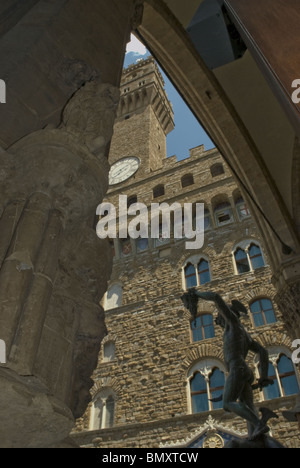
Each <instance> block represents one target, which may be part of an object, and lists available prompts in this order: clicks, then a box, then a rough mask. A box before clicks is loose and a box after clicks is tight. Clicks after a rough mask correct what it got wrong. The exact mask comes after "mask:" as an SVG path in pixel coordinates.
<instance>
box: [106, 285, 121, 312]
mask: <svg viewBox="0 0 300 468" xmlns="http://www.w3.org/2000/svg"><path fill="white" fill-rule="evenodd" d="M122 294H123V288H122V286H121V285H120V284H114V285H112V286H111V287H110V288H109V289H108V291H107V295H106V303H105V310H111V309H115V308H117V307H121V305H122Z"/></svg>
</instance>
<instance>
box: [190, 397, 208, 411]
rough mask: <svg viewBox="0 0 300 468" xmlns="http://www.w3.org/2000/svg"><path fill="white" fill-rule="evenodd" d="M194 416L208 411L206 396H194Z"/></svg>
mask: <svg viewBox="0 0 300 468" xmlns="http://www.w3.org/2000/svg"><path fill="white" fill-rule="evenodd" d="M192 405H193V414H195V413H202V412H204V411H208V410H209V407H208V398H207V394H206V395H204V394H203V395H193V396H192Z"/></svg>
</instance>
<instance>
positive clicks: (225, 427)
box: [159, 414, 248, 448]
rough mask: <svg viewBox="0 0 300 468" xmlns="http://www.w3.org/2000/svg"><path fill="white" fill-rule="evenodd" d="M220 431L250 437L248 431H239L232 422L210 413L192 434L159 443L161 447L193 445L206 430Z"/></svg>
mask: <svg viewBox="0 0 300 468" xmlns="http://www.w3.org/2000/svg"><path fill="white" fill-rule="evenodd" d="M218 431H222V432H225V433H226V434H229V435H232V436H233V437H239V438H246V437H248V431H247V430H245V431H239V430H237V429H236V428H234V427H233V425H232V424H222V423H219V422H218V421H216V420H215V419H213V417H212V415H211V414H210V415H209V416H208V418H207V420H206V422H205V423H204V424H203V425H202V426H200V427H199V428H198V429H195V430H194V431H193V432H192V433H191V434H190V435H188V436H187V437H186V438H185V439H180V440H179V439H177V440H176V442H171V443H170V442H166V443H162V444H160V445H159V448H173V447H177V448H180V447H182V448H184V447H187V446H189V445H191V444H192V443H193V442H195V441H196V440H197V439H198V438H200V437H201V436H203V434H205V433H206V432H208V433H210V434H211V435H215V434H216V433H217V432H218Z"/></svg>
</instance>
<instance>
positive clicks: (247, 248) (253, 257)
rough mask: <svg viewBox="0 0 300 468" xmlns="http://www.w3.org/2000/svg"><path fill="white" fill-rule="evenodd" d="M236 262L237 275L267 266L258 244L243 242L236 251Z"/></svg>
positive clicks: (234, 254)
mask: <svg viewBox="0 0 300 468" xmlns="http://www.w3.org/2000/svg"><path fill="white" fill-rule="evenodd" d="M233 256H234V262H235V269H236V272H237V274H239V275H240V274H242V273H247V272H249V271H255V270H256V269H257V268H261V267H264V266H265V260H264V257H263V253H262V249H261V247H260V246H259V244H258V243H257V242H253V241H252V240H251V241H248V240H246V241H243V242H241V243H240V244H238V245H237V246H236V248H235V249H234V253H233Z"/></svg>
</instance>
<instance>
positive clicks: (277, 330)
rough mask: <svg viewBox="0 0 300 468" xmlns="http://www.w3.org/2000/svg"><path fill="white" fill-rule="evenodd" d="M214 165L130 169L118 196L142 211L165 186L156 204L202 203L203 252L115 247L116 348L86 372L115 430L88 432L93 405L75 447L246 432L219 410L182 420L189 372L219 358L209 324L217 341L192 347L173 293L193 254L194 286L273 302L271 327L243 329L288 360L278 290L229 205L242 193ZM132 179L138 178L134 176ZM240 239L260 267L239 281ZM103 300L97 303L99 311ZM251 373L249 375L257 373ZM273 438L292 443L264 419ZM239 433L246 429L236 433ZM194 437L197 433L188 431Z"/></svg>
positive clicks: (208, 308) (208, 159)
mask: <svg viewBox="0 0 300 468" xmlns="http://www.w3.org/2000/svg"><path fill="white" fill-rule="evenodd" d="M216 163H222V158H221V156H220V154H219V153H218V152H217V151H216V150H210V151H205V149H204V148H203V146H200V147H198V148H194V149H193V150H191V155H190V158H189V159H186V160H184V161H180V162H178V161H177V160H176V157H172V158H169V159H166V160H165V161H164V165H163V170H160V171H156V172H154V173H153V174H151V176H149V177H147V178H146V179H145V178H144V176H143V175H142V174H139V173H137V175H136V176H135V180H134V181H133V182H132V183H131V184H130V182H129V181H128V182H127V187H126V193H127V194H128V195H132V194H136V195H137V198H138V201H140V202H142V203H145V204H146V205H147V206H150V203H151V202H153V196H152V189H153V188H154V186H156V185H157V184H164V186H165V196H163V197H161V198H159V199H158V200H155V201H158V202H162V201H166V202H168V203H172V202H174V201H177V202H179V203H184V202H203V203H205V207H206V209H208V210H209V212H210V215H211V226H210V228H209V229H207V231H206V232H205V242H204V246H203V248H202V249H201V250H200V251H197V250H196V251H195V250H186V247H185V241H186V240H175V239H171V240H170V241H168V242H166V243H162V244H161V245H160V246H156V245H155V240H154V239H150V241H149V242H150V244H149V248H148V250H146V251H144V252H142V253H138V252H137V249H136V246H137V244H136V241H134V240H131V243H132V251H131V254H130V255H128V256H124V255H123V254H122V248H121V246H120V244H119V241H118V240H116V241H115V253H116V255H115V259H114V268H113V274H112V278H111V282H110V284H111V285H113V284H120V285H121V286H122V289H123V295H122V305H121V307H118V308H115V309H112V310H106V325H107V329H108V336H107V337H106V338H105V340H104V342H103V345H105V343H107V342H110V341H111V342H114V343H115V355H114V358H113V360H112V361H110V362H105V359H104V355H103V348H102V351H101V353H100V356H99V365H98V368H97V371H96V372H95V374H94V381H95V384H94V387H93V389H92V396H93V399H94V400H95V399H97V394H99V392H100V393H101V390H103V389H104V388H110V389H112V390H113V392H114V395H115V396H116V406H115V420H114V426H115V427H114V428H111V429H103V430H100V431H91V432H89V430H90V429H91V419H90V418H91V414H92V406H90V410H89V411H88V412H87V413H86V414H85V416H84V417H83V418H82V419H81V420H79V421H78V425H77V431H78V432H79V434H78V435H75V436H74V437H75V439H76V440H78V441H80V444H81V445H83V446H90V445H91V446H93V445H95V446H96V447H109V448H112V447H158V446H160V445H161V444H164V443H165V444H166V446H172V444H175V443H176V441H178V440H179V441H181V442H179V444H180V443H181V444H182V446H186V445H184V444H187V443H188V441H191V440H192V439H193V437H194V438H195V437H196V436H197V435H199V434H200V433H201V430H200V429H199V427H202V426H203V427H204V429H203V430H202V432H203V433H204V432H205V423H206V420H207V419H208V417H209V416H212V418H213V419H216V420H217V423H218V424H217V426H218V427H219V426H220V427H221V426H222V427H223V426H224V427H225V429H226V430H225V429H224V427H223V430H225V432H226V431H227V432H228V433H232V434H233V433H234V434H235V435H238V434H239V435H240V436H241V434H242V435H243V434H244V435H245V427H244V425H243V422H242V421H241V420H239V419H235V418H233V417H232V415H228V414H225V413H224V412H223V410H215V411H212V412H210V413H203V414H201V413H200V414H194V415H192V414H190V413H191V408H190V403H189V396H188V392H189V389H188V387H189V384H188V378H187V376H188V372H189V369H190V368H191V367H192V365H193V364H194V363H195V362H197V361H198V360H200V359H214V360H215V361H216V362H220V363H222V362H223V355H222V331H221V328H219V327H215V332H216V335H215V338H213V339H207V340H204V341H202V342H195V343H193V342H192V339H191V331H190V321H191V316H190V314H189V313H188V312H187V311H186V310H185V309H184V307H183V304H182V302H181V299H180V297H181V295H182V293H183V292H184V290H185V284H184V277H183V267H184V265H185V264H186V262H187V260H188V258H189V257H191V256H198V257H199V258H200V257H201V256H203V257H204V258H206V259H208V260H209V262H210V273H211V281H210V283H209V284H206V285H204V286H201V287H200V289H201V290H213V291H216V292H218V293H220V294H221V295H222V296H223V297H224V298H225V300H227V301H230V300H232V299H238V300H240V301H241V302H242V303H244V304H245V305H246V307H247V308H249V305H250V303H251V301H252V300H254V299H255V298H260V297H268V298H269V299H271V300H272V302H273V305H274V311H275V314H276V318H277V322H276V323H274V324H272V325H265V326H261V327H258V328H255V327H254V323H253V320H252V318H251V317H250V315H249V316H248V317H247V318H243V324H244V326H245V327H246V328H247V330H248V331H249V332H250V333H251V335H252V336H253V337H254V338H255V339H256V340H257V341H259V342H260V343H261V344H262V345H264V346H265V347H267V348H270V347H274V346H276V347H278V348H281V349H283V350H285V351H286V352H287V353H289V355H290V354H291V349H292V348H291V344H292V339H291V338H290V337H289V335H288V333H287V330H286V328H285V326H284V324H283V321H282V315H281V313H280V311H279V309H278V307H277V306H276V304H275V301H274V298H275V295H276V291H275V289H274V287H273V286H272V284H271V270H270V267H269V266H268V258H267V254H266V251H265V249H264V247H263V244H262V240H261V238H260V235H259V233H258V230H257V228H256V226H255V224H254V221H253V218H252V217H251V216H249V217H245V218H244V219H240V217H239V215H238V211H237V209H236V206H235V204H236V201H237V200H238V199H239V198H240V196H241V194H240V192H239V190H238V189H237V186H236V184H235V181H234V179H233V177H232V175H231V173H230V172H229V170H228V169H227V168H226V167H225V166H224V173H223V174H220V175H219V176H216V177H212V174H211V167H212V166H213V165H215V164H216ZM189 173H192V174H193V177H194V184H193V185H191V186H189V187H186V188H182V187H181V179H182V177H183V176H184V175H185V174H189ZM139 178H140V179H139ZM123 191H124V188H123V189H120V190H111V191H110V192H109V194H108V200H109V201H110V202H112V203H115V204H117V203H118V196H119V194H120V193H122V192H123ZM224 200H227V201H228V202H229V203H230V204H231V207H232V213H233V219H232V222H231V223H229V224H227V225H225V226H221V227H220V226H217V225H216V220H215V217H214V207H215V206H216V204H218V203H220V202H222V201H224ZM244 240H248V244H249V243H250V242H251V241H256V242H258V243H259V245H261V247H262V251H263V255H264V260H265V266H264V267H261V268H258V269H256V270H255V271H250V272H248V273H244V274H240V275H238V274H237V272H236V269H235V266H234V258H233V252H234V249H235V247H236V245H237V244H238V243H239V242H241V241H244ZM105 304H106V305H107V303H104V305H105ZM198 307H199V309H198V312H199V313H205V312H206V313H212V314H213V316H214V318H215V317H216V314H217V312H216V310H215V308H214V306H212V305H211V303H207V302H201V303H200V304H199V306H198ZM249 365H250V366H251V367H252V368H253V369H254V370H255V363H254V355H252V354H251V355H250V356H249ZM256 376H257V374H256ZM255 398H256V402H257V404H258V405H259V404H260V403H261V402H262V401H263V400H264V397H263V393H262V392H259V391H256V395H255ZM291 400H293V398H280V399H278V400H276V401H275V400H274V401H273V402H266V403H265V402H264V405H265V404H267V405H268V406H271V407H272V408H274V409H277V408H281V406H285V405H286V406H287V407H288V406H289V404H290V401H291ZM271 426H272V431H273V432H272V433H273V436H275V437H278V438H279V439H280V440H281V442H283V443H285V444H286V445H287V446H289V447H292V446H297V444H298V442H297V436H296V430H295V428H294V429H293V427H291V429H290V430H289V429H288V424H287V423H285V422H283V418H281V419H280V420H278V421H277V420H275V422H274V420H273V422H271ZM243 431H244V432H243ZM195 434H196V435H195Z"/></svg>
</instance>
